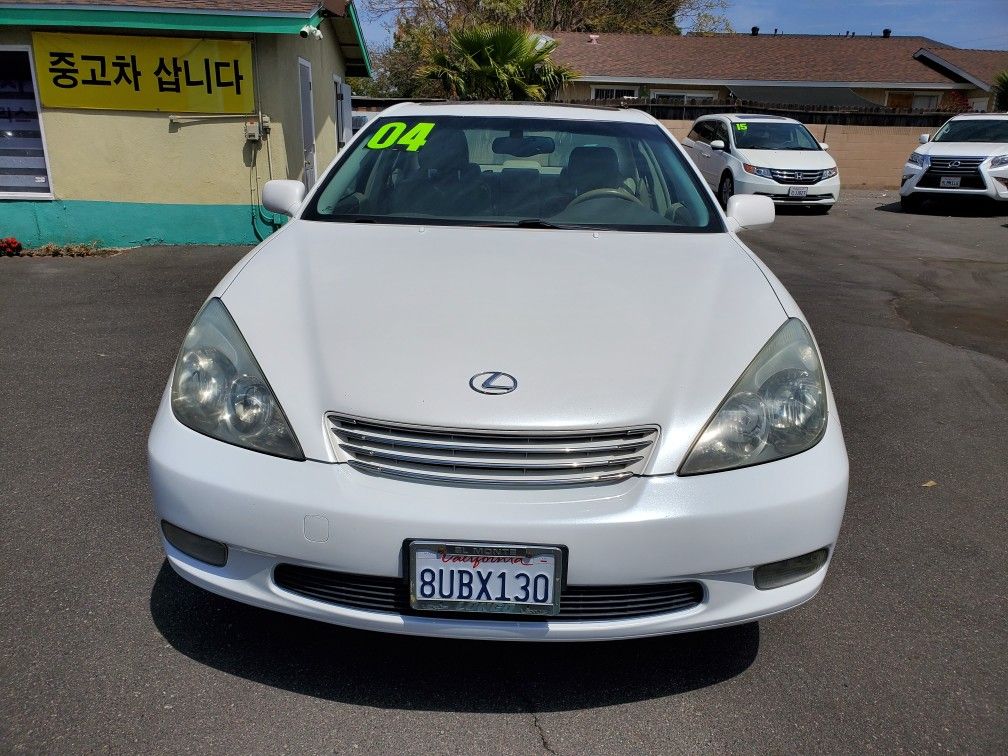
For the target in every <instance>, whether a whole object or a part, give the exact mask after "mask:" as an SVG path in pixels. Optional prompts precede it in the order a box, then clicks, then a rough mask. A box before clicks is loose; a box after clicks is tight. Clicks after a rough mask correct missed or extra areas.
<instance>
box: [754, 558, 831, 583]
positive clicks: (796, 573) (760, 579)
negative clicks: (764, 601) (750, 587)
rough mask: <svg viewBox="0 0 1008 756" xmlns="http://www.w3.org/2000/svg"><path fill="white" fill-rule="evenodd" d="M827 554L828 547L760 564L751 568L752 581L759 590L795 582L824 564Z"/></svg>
mask: <svg viewBox="0 0 1008 756" xmlns="http://www.w3.org/2000/svg"><path fill="white" fill-rule="evenodd" d="M828 556H829V549H818V550H816V551H813V552H811V553H809V554H802V555H801V556H796V557H792V558H791V559H784V560H783V561H780V562H770V564H761V565H760V566H759V567H757V568H756V569H755V570H753V582H754V583H755V584H756V587H757V588H759V589H760V590H761V591H766V590H769V589H770V588H780V587H781V586H784V585H790V584H791V583H797V582H798V581H799V580H803V579H805V578H807V577H808V576H809V575H811V574H813V573H814V572H817V571H818V570H819V568H820V567H822V566H823V565H824V564H826V557H828Z"/></svg>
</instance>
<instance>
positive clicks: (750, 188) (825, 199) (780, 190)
mask: <svg viewBox="0 0 1008 756" xmlns="http://www.w3.org/2000/svg"><path fill="white" fill-rule="evenodd" d="M800 186H805V185H804V184H801V185H800ZM807 188H808V194H807V195H806V196H805V197H791V196H790V195H789V193H788V192H789V190H790V189H791V185H789V184H779V183H777V182H776V181H774V180H773V179H768V178H763V177H762V176H753V175H752V174H750V173H747V174H745V176H737V177H736V178H735V193H736V194H761V195H763V196H764V197H769V198H770V199H772V200H773V201H774V204H776V205H782V206H783V205H807V206H809V207H816V206H822V205H833V204H835V203H836V202H837V201H838V200H839V199H840V177H839V176H834V177H833V178H828V179H823V180H822V181H819V182H816V183H815V184H808V185H807Z"/></svg>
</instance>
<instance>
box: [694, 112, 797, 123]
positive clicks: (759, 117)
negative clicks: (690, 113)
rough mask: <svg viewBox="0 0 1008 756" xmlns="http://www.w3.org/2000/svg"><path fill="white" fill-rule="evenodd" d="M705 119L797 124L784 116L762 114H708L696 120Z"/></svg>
mask: <svg viewBox="0 0 1008 756" xmlns="http://www.w3.org/2000/svg"><path fill="white" fill-rule="evenodd" d="M705 118H727V119H728V120H729V121H731V122H732V123H744V122H747V121H748V122H749V123H752V122H753V121H775V122H778V123H799V121H796V120H795V119H794V118H786V117H784V116H776V115H766V114H764V113H708V114H707V115H705V116H701V117H700V118H698V119H697V120H698V121H702V120H704V119H705Z"/></svg>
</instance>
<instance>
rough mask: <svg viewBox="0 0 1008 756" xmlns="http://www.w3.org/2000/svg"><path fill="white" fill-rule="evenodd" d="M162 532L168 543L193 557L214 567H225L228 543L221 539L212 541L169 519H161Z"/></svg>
mask: <svg viewBox="0 0 1008 756" xmlns="http://www.w3.org/2000/svg"><path fill="white" fill-rule="evenodd" d="M161 532H162V533H164V536H165V538H166V539H167V541H168V543H170V544H171V545H172V546H174V547H175V548H176V549H178V550H179V551H181V552H182V553H183V554H188V555H189V556H191V557H192V558H193V559H199V560H200V561H201V562H206V563H207V564H212V565H213V566H214V567H223V566H224V565H225V564H227V558H228V550H227V545H226V544H223V543H221V542H220V541H211V540H210V539H209V538H204V537H203V536H199V535H196V534H195V533H190V532H189V531H188V530H183V529H182V528H180V527H178V526H177V525H172V524H171V523H170V522H168V521H167V520H161Z"/></svg>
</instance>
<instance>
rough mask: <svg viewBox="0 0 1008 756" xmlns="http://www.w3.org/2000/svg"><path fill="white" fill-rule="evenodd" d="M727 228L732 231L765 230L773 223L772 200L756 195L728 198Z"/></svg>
mask: <svg viewBox="0 0 1008 756" xmlns="http://www.w3.org/2000/svg"><path fill="white" fill-rule="evenodd" d="M727 215H728V227H729V228H730V229H731V230H732V231H741V230H743V229H747V228H766V227H767V226H769V225H770V224H771V223H773V222H774V217H775V216H776V212H775V211H774V204H773V200H772V199H770V198H769V197H762V196H760V195H758V194H735V195H733V196H731V197H729V198H728V210H727Z"/></svg>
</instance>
